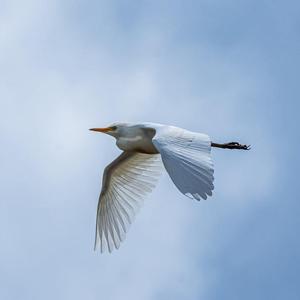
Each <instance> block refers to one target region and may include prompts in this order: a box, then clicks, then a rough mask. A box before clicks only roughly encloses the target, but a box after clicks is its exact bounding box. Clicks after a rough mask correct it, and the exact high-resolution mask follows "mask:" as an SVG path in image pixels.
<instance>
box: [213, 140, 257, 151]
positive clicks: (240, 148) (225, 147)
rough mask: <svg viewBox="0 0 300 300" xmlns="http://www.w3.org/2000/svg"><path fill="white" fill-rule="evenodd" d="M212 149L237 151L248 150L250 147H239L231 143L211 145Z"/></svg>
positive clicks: (235, 143) (239, 145)
mask: <svg viewBox="0 0 300 300" xmlns="http://www.w3.org/2000/svg"><path fill="white" fill-rule="evenodd" d="M211 146H212V147H216V148H222V149H231V150H232V149H239V150H250V149H251V147H250V145H241V144H240V143H237V142H231V143H225V144H217V143H213V142H212V143H211Z"/></svg>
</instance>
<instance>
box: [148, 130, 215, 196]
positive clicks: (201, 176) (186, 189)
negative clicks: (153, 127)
mask: <svg viewBox="0 0 300 300" xmlns="http://www.w3.org/2000/svg"><path fill="white" fill-rule="evenodd" d="M152 142H153V144H154V145H155V147H156V148H157V150H158V151H159V152H160V154H161V157H162V161H163V163H164V166H165V168H166V170H167V172H168V173H169V175H170V177H171V179H172V181H173V182H174V184H175V185H176V187H177V188H178V189H179V190H180V191H181V192H182V193H183V194H184V195H186V196H188V197H190V198H195V199H197V200H200V199H201V198H203V199H206V198H207V196H211V195H212V190H213V189H214V185H213V180H214V177H213V173H214V170H213V163H212V159H211V153H210V150H211V141H210V138H209V137H208V136H207V135H205V134H201V133H195V132H190V131H187V130H184V129H181V128H177V127H173V126H168V127H163V128H160V129H158V130H157V132H156V135H155V136H154V137H153V139H152Z"/></svg>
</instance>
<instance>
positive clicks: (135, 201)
mask: <svg viewBox="0 0 300 300" xmlns="http://www.w3.org/2000/svg"><path fill="white" fill-rule="evenodd" d="M90 130H91V131H94V132H101V133H105V134H108V135H110V136H112V137H114V138H115V139H116V145H117V147H118V148H119V149H121V150H122V153H121V154H120V155H119V156H118V157H117V158H116V159H115V160H114V161H112V162H111V163H110V164H109V165H107V166H106V168H105V169H104V172H103V178H102V188H101V192H100V196H99V201H98V206H97V216H96V233H95V244H94V249H95V250H96V249H97V247H98V245H99V248H100V251H101V252H105V251H107V250H108V251H109V252H110V253H111V252H112V251H113V250H114V249H119V247H120V244H121V242H123V241H124V239H125V235H126V233H127V232H128V229H129V226H130V225H131V223H132V222H133V220H134V217H135V215H136V213H137V212H138V210H139V208H140V207H141V205H142V204H143V201H144V199H145V197H146V196H147V195H148V194H149V193H150V192H151V191H152V190H153V188H154V187H155V185H156V183H157V181H158V178H159V176H160V175H161V173H162V171H163V169H165V170H166V171H167V173H168V174H169V176H170V178H171V180H172V181H173V183H174V184H175V186H176V187H177V189H178V190H179V191H180V192H181V193H182V194H184V195H185V196H187V197H189V198H192V199H195V200H200V199H204V200H206V199H207V197H208V196H212V191H213V189H214V184H213V181H214V175H213V174H214V165H213V161H212V158H211V148H212V147H216V148H222V149H240V150H249V149H250V146H249V145H242V144H240V143H237V142H230V143H225V144H219V143H214V142H212V141H211V139H210V137H209V136H208V135H207V134H203V133H197V132H192V131H189V130H186V129H182V128H179V127H175V126H170V125H163V124H157V123H138V124H135V123H124V122H123V123H122V122H115V123H113V124H111V125H109V126H108V127H103V128H91V129H90Z"/></svg>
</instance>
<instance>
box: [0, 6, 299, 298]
mask: <svg viewBox="0 0 300 300" xmlns="http://www.w3.org/2000/svg"><path fill="white" fill-rule="evenodd" d="M299 36H300V5H299V4H298V2H296V1H285V2H283V1H237V0H235V1H88V2H87V1H82V0H78V1H69V0H66V1H57V0H53V1H37V0H29V1H26V3H25V2H22V1H17V0H10V1H5V0H4V1H2V3H1V12H0V66H1V68H0V76H1V80H0V108H1V109H0V133H1V140H2V143H1V145H2V147H1V148H0V160H1V171H0V180H1V181H0V182H1V189H0V195H1V201H0V244H1V248H0V266H1V268H0V297H1V299H20V298H22V299H24V300H26V299H30V300H32V299H83V298H84V299H88V300H89V299H91V300H94V299H107V300H110V299H114V300H115V299H145V300H156V299H157V300H159V299H167V298H172V299H200V298H203V299H208V300H215V299H231V300H232V299H299V294H300V288H299V283H298V281H299V280H298V275H299V271H300V270H299V263H300V261H299V260H300V255H299V247H300V243H299V225H300V224H299V213H300V211H299V210H300V204H299V196H300V195H299V188H298V186H299V184H298V176H297V174H298V168H299V153H298V149H299V139H298V136H299V133H298V123H299V118H298V112H299V109H300V105H299V96H300V92H299V79H298V78H299V76H298V70H299V69H300V59H299V53H300V39H299ZM114 121H131V122H138V121H152V122H160V123H166V124H173V125H177V126H181V127H184V128H187V129H189V130H193V131H198V132H205V133H207V134H209V135H210V136H211V138H212V139H213V140H214V141H216V142H226V141H232V140H238V141H240V142H243V143H249V144H251V145H252V150H251V151H250V152H238V151H236V152H234V151H222V150H218V149H216V150H213V158H214V162H215V178H216V179H215V187H216V188H215V192H214V195H213V197H212V198H210V199H209V200H207V201H201V202H196V201H191V200H190V199H188V198H186V197H184V196H183V195H181V194H180V193H179V192H178V191H177V190H176V188H175V187H174V185H173V184H172V183H171V181H170V179H169V178H168V176H167V175H166V174H164V176H163V177H162V178H161V180H160V182H159V185H158V186H157V188H156V189H155V191H154V192H153V193H152V194H151V196H150V197H148V198H147V200H146V201H145V205H144V207H143V208H142V210H141V211H140V213H139V214H138V216H137V218H136V220H135V222H134V224H133V225H132V227H131V229H130V232H129V234H128V236H127V239H126V241H125V243H123V244H122V247H121V248H120V250H119V251H115V252H114V253H113V254H112V255H109V254H104V255H101V254H100V253H98V252H94V251H93V239H94V229H95V214H96V206H97V200H98V195H99V191H100V183H101V176H102V171H103V168H104V167H105V166H106V165H107V164H108V163H109V162H110V161H112V160H113V159H114V158H115V157H116V156H117V155H118V153H119V150H118V149H117V148H116V147H115V146H114V141H113V140H112V139H111V138H110V137H108V136H104V135H103V136H101V135H97V136H96V135H93V134H91V133H89V132H88V130H87V129H88V128H90V127H97V126H105V125H107V124H109V123H111V122H114Z"/></svg>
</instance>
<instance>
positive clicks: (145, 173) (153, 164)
mask: <svg viewBox="0 0 300 300" xmlns="http://www.w3.org/2000/svg"><path fill="white" fill-rule="evenodd" d="M160 171H161V159H160V155H150V154H143V153H133V152H123V153H122V154H121V155H120V156H119V157H118V158H116V159H115V160H114V161H113V162H112V163H111V164H109V165H108V166H107V167H106V168H105V170H104V174H103V181H102V190H101V194H100V197H99V202H98V209H97V221H96V237H95V249H96V248H97V245H98V243H99V242H100V249H101V252H104V251H105V249H107V248H108V251H109V252H111V251H112V250H113V249H114V248H116V249H118V248H119V246H120V242H122V241H123V240H124V238H125V234H126V232H127V230H128V227H129V225H130V224H131V222H132V221H133V218H134V216H135V214H136V212H137V211H138V209H139V207H140V206H141V204H142V203H143V199H144V197H145V196H146V195H147V194H148V193H149V192H151V190H152V189H153V188H154V186H155V183H156V182H157V180H158V177H159V175H160V173H161V172H160Z"/></svg>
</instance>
